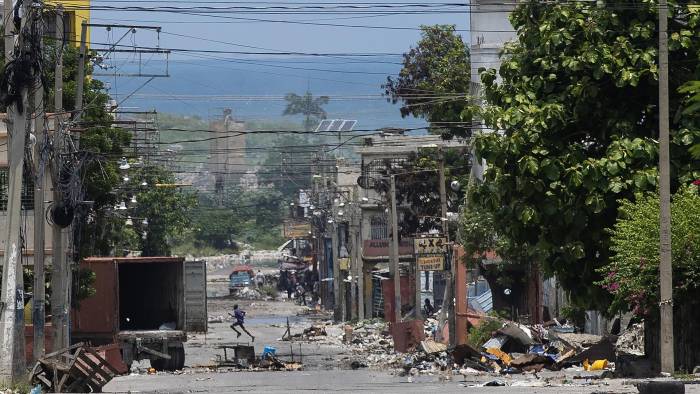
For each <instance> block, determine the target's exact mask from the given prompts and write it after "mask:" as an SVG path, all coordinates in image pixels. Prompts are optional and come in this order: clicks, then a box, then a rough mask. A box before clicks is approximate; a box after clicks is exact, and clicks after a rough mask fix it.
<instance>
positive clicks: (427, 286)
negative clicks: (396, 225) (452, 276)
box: [356, 133, 465, 317]
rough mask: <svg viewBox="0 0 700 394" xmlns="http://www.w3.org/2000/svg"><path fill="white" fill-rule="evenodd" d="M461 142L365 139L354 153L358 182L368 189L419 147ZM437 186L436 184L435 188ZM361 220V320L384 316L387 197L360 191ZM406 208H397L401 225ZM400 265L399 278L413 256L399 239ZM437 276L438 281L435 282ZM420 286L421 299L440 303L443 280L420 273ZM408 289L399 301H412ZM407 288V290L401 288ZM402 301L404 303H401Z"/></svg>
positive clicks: (433, 137)
mask: <svg viewBox="0 0 700 394" xmlns="http://www.w3.org/2000/svg"><path fill="white" fill-rule="evenodd" d="M464 146H465V143H464V142H463V141H460V140H456V139H455V140H449V141H446V140H443V139H442V138H441V137H440V136H439V135H422V136H406V135H403V134H401V133H386V134H383V135H381V136H376V137H368V138H366V139H365V143H364V145H363V146H362V147H359V148H358V149H357V150H356V151H357V153H358V154H359V155H360V157H361V160H362V174H361V177H362V179H360V181H359V183H360V184H364V186H371V185H370V184H371V183H372V182H375V181H377V180H378V179H376V177H378V176H379V171H382V170H383V169H385V168H386V165H387V163H391V162H392V161H394V162H397V163H398V162H400V161H403V160H406V159H407V158H408V156H409V155H410V154H411V153H414V152H417V151H418V150H420V149H421V148H445V149H447V148H457V147H464ZM437 187H438V186H437V185H436V188H437ZM358 201H359V207H360V210H359V212H360V217H359V237H360V240H361V242H360V246H361V253H360V254H359V255H358V256H359V257H360V259H361V262H360V264H361V266H362V286H360V287H361V288H362V292H363V294H362V296H363V297H362V298H363V301H364V313H365V316H364V317H376V316H383V315H384V310H385V308H384V305H383V304H384V303H383V291H382V282H383V281H384V279H385V278H386V277H387V274H388V273H389V258H390V252H389V251H390V249H389V248H390V237H391V232H390V222H389V220H390V217H389V210H388V208H387V206H386V204H385V203H384V201H386V196H382V195H380V194H379V193H377V192H376V191H375V190H374V189H373V188H372V187H363V188H360V191H359V195H358ZM405 209H408V207H406V206H399V207H398V209H397V211H398V220H399V222H401V217H402V215H403V213H402V212H403V211H404V210H405ZM399 262H400V265H401V268H400V271H401V272H402V275H404V274H406V275H405V276H407V273H408V272H409V270H410V268H409V267H411V266H412V265H413V263H414V262H415V258H414V254H413V239H408V238H407V239H402V240H401V241H400V242H399ZM436 277H437V279H438V280H435V278H436ZM358 280H359V278H358ZM404 282H405V284H408V285H409V286H413V283H414V282H415V281H410V280H409V279H408V278H405V280H404V279H402V283H404ZM421 283H423V284H424V285H422V286H421V289H422V291H421V292H422V295H423V298H430V299H431V301H432V302H433V303H436V304H438V305H439V304H440V303H441V302H442V295H443V290H444V281H443V280H441V276H440V275H437V276H436V275H431V274H429V273H428V272H427V271H426V272H423V274H422V280H421ZM409 286H403V285H402V291H401V293H402V299H403V298H409V299H410V301H413V299H412V298H411V297H412V294H413V293H412V292H408V291H406V290H407V289H408V287H409ZM404 287H406V289H403V288H404ZM402 302H403V301H402ZM404 303H405V302H404Z"/></svg>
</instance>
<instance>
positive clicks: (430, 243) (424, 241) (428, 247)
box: [413, 237, 447, 256]
mask: <svg viewBox="0 0 700 394" xmlns="http://www.w3.org/2000/svg"><path fill="white" fill-rule="evenodd" d="M413 249H414V251H415V253H416V255H417V256H420V255H426V254H442V253H447V238H445V237H430V238H416V239H414V240H413Z"/></svg>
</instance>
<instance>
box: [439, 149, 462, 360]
mask: <svg viewBox="0 0 700 394" xmlns="http://www.w3.org/2000/svg"><path fill="white" fill-rule="evenodd" d="M439 154H440V167H439V168H438V182H439V183H440V185H439V187H440V208H441V215H442V217H441V222H442V233H443V235H444V236H445V238H446V239H447V244H448V246H447V256H445V260H446V261H448V262H449V263H450V272H449V273H447V283H446V286H445V296H444V298H443V301H442V314H441V316H440V321H441V322H442V321H445V313H447V320H448V327H449V333H450V346H451V347H454V345H455V343H456V342H455V340H456V332H457V330H456V327H455V324H456V321H457V320H456V319H455V300H454V294H455V291H454V289H455V267H454V264H453V263H452V250H451V247H450V231H449V230H450V228H449V225H448V222H447V190H446V186H445V154H444V152H442V151H440V152H439Z"/></svg>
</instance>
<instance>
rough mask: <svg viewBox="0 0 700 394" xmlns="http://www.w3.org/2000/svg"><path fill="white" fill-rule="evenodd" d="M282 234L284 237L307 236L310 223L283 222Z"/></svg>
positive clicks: (309, 233)
mask: <svg viewBox="0 0 700 394" xmlns="http://www.w3.org/2000/svg"><path fill="white" fill-rule="evenodd" d="M282 235H283V236H284V237H285V238H308V237H310V236H311V223H305V222H285V223H284V228H283V233H282Z"/></svg>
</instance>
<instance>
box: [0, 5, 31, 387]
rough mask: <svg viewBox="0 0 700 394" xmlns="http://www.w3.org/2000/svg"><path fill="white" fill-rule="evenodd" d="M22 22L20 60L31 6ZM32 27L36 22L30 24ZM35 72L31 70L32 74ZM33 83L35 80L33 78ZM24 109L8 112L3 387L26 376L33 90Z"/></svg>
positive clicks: (1, 298)
mask: <svg viewBox="0 0 700 394" xmlns="http://www.w3.org/2000/svg"><path fill="white" fill-rule="evenodd" d="M12 10H13V5H12V1H8V0H5V1H4V14H5V15H4V20H5V21H8V22H6V23H5V24H4V25H5V62H6V63H9V62H10V61H11V60H12V59H13V57H14V49H15V44H14V35H15V32H14V31H13V29H12V23H10V22H9V21H11V20H12ZM22 11H23V12H22V22H21V27H20V31H19V39H18V48H19V56H25V55H29V56H33V55H36V54H31V53H29V52H28V49H27V48H28V46H27V45H28V43H26V42H24V41H25V40H24V37H23V34H22V32H23V31H24V28H25V25H26V23H27V19H30V18H33V17H34V16H33V15H34V12H33V10H30V8H29V5H28V4H27V3H24V4H23V10H22ZM30 23H32V22H30ZM31 72H33V69H30V73H31ZM29 80H31V81H33V80H34V78H29ZM19 88H20V100H21V101H22V103H21V105H22V107H21V109H20V107H19V106H18V105H17V103H16V102H13V103H12V104H11V105H10V106H8V108H7V132H8V138H9V141H8V155H9V157H8V159H9V160H8V161H9V168H8V174H7V179H8V193H7V227H6V235H7V238H6V241H5V254H4V256H3V261H4V264H3V270H2V294H0V384H12V383H15V382H16V381H17V380H18V379H20V378H21V377H22V376H23V375H24V374H25V373H26V368H25V364H26V362H25V358H24V313H23V312H24V280H23V272H22V264H21V261H20V260H21V254H22V251H21V249H22V246H21V243H20V242H21V241H20V227H21V225H22V223H21V215H20V211H21V209H22V174H23V170H24V148H25V146H26V140H27V112H29V111H28V110H29V109H30V107H29V100H28V95H29V86H21V87H19Z"/></svg>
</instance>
